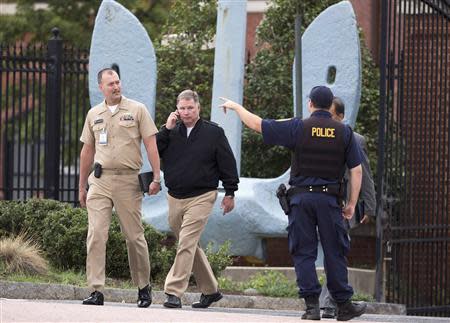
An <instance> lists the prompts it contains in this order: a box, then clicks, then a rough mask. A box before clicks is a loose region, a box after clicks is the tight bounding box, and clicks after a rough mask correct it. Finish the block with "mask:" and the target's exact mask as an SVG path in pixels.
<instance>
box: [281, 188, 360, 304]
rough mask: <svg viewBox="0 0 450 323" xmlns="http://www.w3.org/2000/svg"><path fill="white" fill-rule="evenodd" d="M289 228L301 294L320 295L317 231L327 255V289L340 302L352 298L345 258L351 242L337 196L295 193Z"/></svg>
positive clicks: (289, 237) (291, 248)
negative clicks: (316, 263)
mask: <svg viewBox="0 0 450 323" xmlns="http://www.w3.org/2000/svg"><path fill="white" fill-rule="evenodd" d="M287 230H288V240H289V252H290V254H291V256H292V259H293V261H294V266H295V272H296V275H297V285H298V287H299V295H300V297H302V298H304V297H308V296H317V297H318V296H319V295H320V292H321V290H322V288H321V286H320V283H319V280H318V279H317V274H316V266H315V261H316V259H317V245H318V237H317V232H318V233H319V235H320V241H321V243H322V247H323V252H324V257H325V261H324V263H325V266H326V275H327V287H328V290H329V291H330V293H331V295H332V296H333V298H334V300H335V301H336V302H338V303H341V302H345V301H346V300H348V299H350V298H351V297H352V295H353V288H352V287H351V286H350V285H349V284H348V272H347V259H346V255H347V253H348V251H349V249H350V241H349V239H348V234H347V229H346V227H345V223H344V218H343V217H342V209H341V208H340V207H339V206H338V203H337V199H336V197H334V196H332V195H329V194H325V193H301V194H297V195H295V196H293V197H292V198H291V213H290V214H289V225H288V229H287Z"/></svg>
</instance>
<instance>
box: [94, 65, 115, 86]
mask: <svg viewBox="0 0 450 323" xmlns="http://www.w3.org/2000/svg"><path fill="white" fill-rule="evenodd" d="M103 73H107V74H109V75H112V74H114V73H117V72H116V71H115V70H114V69H112V68H111V67H107V68H104V69H101V70H100V71H98V73H97V82H98V84H100V83H102V77H103Z"/></svg>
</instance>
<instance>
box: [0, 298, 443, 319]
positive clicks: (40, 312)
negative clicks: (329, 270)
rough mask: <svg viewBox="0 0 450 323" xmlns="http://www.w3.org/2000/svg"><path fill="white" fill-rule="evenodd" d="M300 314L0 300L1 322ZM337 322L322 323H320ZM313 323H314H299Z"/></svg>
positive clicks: (297, 316) (291, 313)
mask: <svg viewBox="0 0 450 323" xmlns="http://www.w3.org/2000/svg"><path fill="white" fill-rule="evenodd" d="M300 315H301V313H300V312H297V311H271V310H255V309H235V308H210V309H207V310H193V309H192V308H191V307H184V308H183V309H175V310H174V309H166V308H164V307H162V306H161V305H152V306H151V307H149V308H147V309H140V308H137V307H136V306H135V305H134V304H128V303H105V305H104V306H86V305H84V306H83V305H81V304H80V302H79V301H42V300H39V301H34V300H21V299H5V298H2V299H0V322H1V323H7V322H240V323H243V322H282V323H288V322H297V323H299V322H300ZM327 321H328V322H336V321H335V320H322V322H327ZM448 321H449V320H448V318H447V319H439V318H422V317H411V316H399V315H392V316H387V315H374V314H366V315H363V316H361V317H360V318H358V319H355V320H352V321H351V322H355V323H356V322H411V323H413V322H414V323H441V322H442V323H443V322H448ZM301 322H315V321H301Z"/></svg>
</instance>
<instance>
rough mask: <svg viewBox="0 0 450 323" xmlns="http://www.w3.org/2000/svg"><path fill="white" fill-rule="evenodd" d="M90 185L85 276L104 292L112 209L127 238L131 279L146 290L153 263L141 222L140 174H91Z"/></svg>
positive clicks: (93, 286) (92, 285) (87, 203)
mask: <svg viewBox="0 0 450 323" xmlns="http://www.w3.org/2000/svg"><path fill="white" fill-rule="evenodd" d="M88 181H89V192H88V194H87V201H86V206H87V210H88V219H89V227H88V235H87V240H86V244H87V258H86V276H87V281H88V285H89V287H90V288H91V289H92V290H98V291H101V290H103V288H104V285H105V260H106V242H107V241H108V231H109V226H110V224H111V215H112V208H113V205H114V208H115V210H116V213H117V216H118V218H119V223H120V228H121V231H122V233H123V234H124V235H125V240H126V244H127V249H128V263H129V266H130V273H131V278H132V280H133V282H134V283H135V284H136V285H137V286H138V287H139V288H143V287H145V286H146V285H148V284H149V280H150V259H149V255H148V247H147V241H146V240H145V237H144V227H143V225H142V221H141V208H142V193H141V191H140V189H139V181H138V175H137V172H136V173H135V174H129V173H128V174H125V175H123V174H122V175H114V174H102V176H101V177H100V178H95V177H94V176H93V175H92V174H91V175H90V176H89V180H88Z"/></svg>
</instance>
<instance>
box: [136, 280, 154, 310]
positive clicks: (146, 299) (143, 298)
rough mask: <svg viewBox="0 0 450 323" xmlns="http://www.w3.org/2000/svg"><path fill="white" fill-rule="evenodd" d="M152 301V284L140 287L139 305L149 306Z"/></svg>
mask: <svg viewBox="0 0 450 323" xmlns="http://www.w3.org/2000/svg"><path fill="white" fill-rule="evenodd" d="M151 303H152V288H151V287H150V285H147V286H145V287H144V288H142V289H139V288H138V301H137V306H138V307H149V306H150V304H151Z"/></svg>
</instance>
